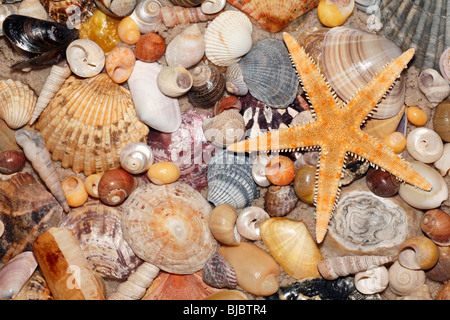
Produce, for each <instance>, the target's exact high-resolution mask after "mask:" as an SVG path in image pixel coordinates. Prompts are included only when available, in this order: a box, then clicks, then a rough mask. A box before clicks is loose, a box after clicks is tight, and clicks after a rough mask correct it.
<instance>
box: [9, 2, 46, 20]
mask: <svg viewBox="0 0 450 320" xmlns="http://www.w3.org/2000/svg"><path fill="white" fill-rule="evenodd" d="M17 14H20V15H22V16H27V17H33V18H36V19H41V20H48V14H47V10H45V8H44V6H43V5H42V3H41V2H40V0H23V1H22V2H21V3H20V5H19V10H18V12H17Z"/></svg>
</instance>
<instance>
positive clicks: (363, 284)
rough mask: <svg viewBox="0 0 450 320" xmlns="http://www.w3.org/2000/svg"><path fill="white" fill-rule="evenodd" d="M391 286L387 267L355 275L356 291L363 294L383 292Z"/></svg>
mask: <svg viewBox="0 0 450 320" xmlns="http://www.w3.org/2000/svg"><path fill="white" fill-rule="evenodd" d="M388 284H389V271H388V269H387V268H386V267H385V266H380V267H376V268H372V269H369V270H366V271H362V272H358V273H357V274H355V287H356V290H358V291H359V292H361V293H363V294H375V293H378V292H382V291H383V290H384V289H386V288H387V286H388Z"/></svg>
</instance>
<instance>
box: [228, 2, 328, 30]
mask: <svg viewBox="0 0 450 320" xmlns="http://www.w3.org/2000/svg"><path fill="white" fill-rule="evenodd" d="M228 3H230V4H231V5H233V6H234V7H236V8H238V9H239V10H241V11H243V12H245V13H246V14H247V15H249V16H250V17H251V18H252V19H253V20H254V21H256V23H258V25H259V26H260V27H261V28H262V29H264V30H266V31H269V32H273V33H276V32H279V31H281V30H283V29H285V28H286V27H288V26H289V25H290V24H292V23H293V22H294V21H296V20H297V19H298V18H300V17H301V16H302V15H303V14H305V13H306V12H308V11H309V10H311V9H314V8H315V7H316V6H317V4H318V3H319V0H286V1H271V0H250V1H241V0H228Z"/></svg>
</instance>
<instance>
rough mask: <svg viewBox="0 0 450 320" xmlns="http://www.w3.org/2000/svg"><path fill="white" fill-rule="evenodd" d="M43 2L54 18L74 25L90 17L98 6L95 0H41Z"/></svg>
mask: <svg viewBox="0 0 450 320" xmlns="http://www.w3.org/2000/svg"><path fill="white" fill-rule="evenodd" d="M41 3H42V5H43V6H44V8H45V9H46V10H47V12H48V15H49V16H50V17H51V18H52V19H53V20H55V21H56V22H58V23H66V22H69V23H71V24H72V25H73V26H77V25H79V24H81V23H82V22H84V21H85V20H87V19H89V18H90V17H91V16H92V15H93V14H94V11H95V10H96V8H97V7H96V5H95V2H94V1H93V0H62V1H57V0H41Z"/></svg>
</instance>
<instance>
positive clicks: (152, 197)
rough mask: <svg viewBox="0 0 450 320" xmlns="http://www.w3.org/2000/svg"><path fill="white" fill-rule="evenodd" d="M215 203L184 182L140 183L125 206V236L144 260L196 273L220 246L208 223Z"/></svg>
mask: <svg viewBox="0 0 450 320" xmlns="http://www.w3.org/2000/svg"><path fill="white" fill-rule="evenodd" d="M211 210H212V208H211V205H210V204H209V203H208V202H207V201H206V200H205V199H204V198H203V196H202V195H201V194H200V193H199V192H198V191H196V190H195V189H193V188H192V187H190V186H189V185H187V184H184V183H179V182H175V183H171V184H166V185H162V186H157V185H154V184H152V183H148V184H145V185H143V186H140V187H138V188H137V189H136V190H135V192H133V194H131V195H130V197H128V199H127V200H126V201H125V203H124V205H123V210H122V230H123V236H124V238H125V240H126V241H127V243H128V244H129V245H130V247H131V249H132V250H133V251H134V252H135V253H136V255H137V256H139V257H140V258H141V259H143V260H144V261H146V262H148V263H151V264H153V265H155V266H157V267H159V268H160V269H161V270H163V271H166V272H170V273H176V274H188V273H194V272H196V271H198V270H200V269H201V268H203V265H204V264H205V262H206V261H207V260H208V259H209V258H210V257H211V255H212V254H213V253H214V251H215V250H216V247H217V242H216V240H215V239H214V238H213V236H212V234H211V232H210V231H209V227H208V218H209V215H210V213H211Z"/></svg>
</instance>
